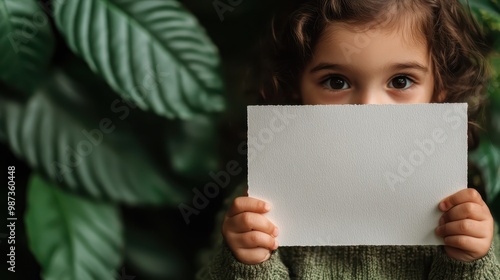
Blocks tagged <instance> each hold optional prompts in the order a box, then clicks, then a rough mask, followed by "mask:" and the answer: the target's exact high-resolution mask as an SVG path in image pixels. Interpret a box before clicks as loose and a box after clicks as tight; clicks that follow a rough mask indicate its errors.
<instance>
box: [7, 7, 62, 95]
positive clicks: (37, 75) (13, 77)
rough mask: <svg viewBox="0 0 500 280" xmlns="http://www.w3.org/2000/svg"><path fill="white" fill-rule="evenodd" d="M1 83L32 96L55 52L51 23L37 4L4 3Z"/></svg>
mask: <svg viewBox="0 0 500 280" xmlns="http://www.w3.org/2000/svg"><path fill="white" fill-rule="evenodd" d="M0 34H2V35H1V36H0V65H2V67H0V79H1V80H4V81H5V82H6V83H8V84H10V85H12V86H13V87H15V88H16V89H18V90H20V91H23V92H25V93H28V94H31V93H32V91H33V89H34V88H35V86H36V84H37V83H38V82H39V80H40V79H41V78H42V77H43V75H42V74H43V73H44V72H45V69H46V68H47V66H48V64H49V62H50V59H51V57H52V53H53V51H54V38H53V34H52V30H51V27H50V22H49V19H48V18H47V16H46V14H45V13H44V12H43V10H42V9H41V8H40V6H39V4H38V2H37V1H35V0H24V1H19V0H0Z"/></svg>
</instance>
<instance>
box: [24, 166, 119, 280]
mask: <svg viewBox="0 0 500 280" xmlns="http://www.w3.org/2000/svg"><path fill="white" fill-rule="evenodd" d="M25 221H26V231H27V234H28V240H29V246H30V248H31V251H32V253H33V254H34V255H35V257H36V259H37V260H38V262H39V263H40V265H41V267H42V274H43V277H44V279H48V280H50V279H54V280H65V279H68V280H69V279H71V280H75V279H82V280H83V279H84V280H91V279H98V280H101V279H113V276H114V275H115V271H116V269H117V267H118V266H119V265H120V263H121V255H122V251H123V247H124V241H123V226H122V223H121V218H120V214H119V210H118V208H117V207H116V206H114V205H112V204H107V203H103V202H96V201H92V200H86V199H83V198H81V197H79V196H75V195H71V194H68V193H66V192H64V191H61V190H59V189H58V188H57V187H56V186H53V185H51V184H50V183H49V182H47V181H45V180H44V179H42V178H41V177H39V176H33V177H32V178H31V180H30V182H29V186H28V208H27V212H26V216H25Z"/></svg>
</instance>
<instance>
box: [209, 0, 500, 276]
mask: <svg viewBox="0 0 500 280" xmlns="http://www.w3.org/2000/svg"><path fill="white" fill-rule="evenodd" d="M305 2H306V3H305V4H303V5H302V6H301V7H300V8H299V9H298V10H297V11H295V12H294V13H293V14H292V15H291V16H290V17H289V22H288V24H287V29H286V30H285V31H284V32H282V33H279V32H277V31H274V33H273V35H274V40H275V44H276V49H275V54H274V64H273V67H272V69H271V70H272V75H271V76H270V79H269V82H268V83H266V84H265V85H264V90H263V92H262V93H263V97H264V99H265V100H266V102H267V103H272V104H275V103H281V104H297V103H298V104H369V103H375V104H392V103H430V102H468V103H469V104H470V108H469V109H470V110H469V118H470V119H473V118H474V117H475V116H476V113H477V111H478V106H479V104H480V102H478V101H481V100H482V98H483V94H484V85H485V81H486V79H485V76H486V70H485V69H486V67H485V55H486V54H487V47H486V46H485V44H484V43H483V42H484V39H483V37H482V35H481V32H480V30H479V28H478V27H477V26H476V25H475V22H474V21H473V20H472V19H471V18H470V16H469V15H467V13H466V12H465V11H464V10H463V8H462V6H461V5H460V3H458V1H456V0H387V1H380V0H362V1H345V0H313V1H305ZM476 105H477V106H476ZM476 134H477V132H475V131H474V130H473V129H472V127H469V140H471V141H469V146H470V148H471V147H473V146H474V145H476V143H475V142H474V141H473V140H474V139H477V137H476ZM436 206H437V207H439V209H440V210H441V211H442V212H443V215H442V218H441V220H440V222H439V224H438V225H436V234H437V235H438V236H440V237H442V238H443V240H444V244H445V246H340V247H282V248H279V249H278V246H279V245H278V243H277V241H276V236H278V235H279V229H278V228H276V227H275V226H274V225H273V224H272V223H271V222H270V221H269V220H268V219H267V218H266V217H265V216H264V215H263V214H264V213H266V212H268V211H272V210H271V205H270V204H269V203H266V202H264V201H260V200H257V199H254V198H251V197H246V196H241V197H238V198H236V199H235V200H234V201H233V203H232V205H231V206H230V208H229V210H228V211H227V212H226V215H225V217H224V221H223V225H222V235H223V237H224V244H223V245H222V246H221V248H220V251H219V252H218V254H217V255H216V256H215V257H214V258H213V259H212V261H211V263H210V265H209V267H208V268H207V269H206V271H205V272H206V273H207V275H205V276H204V279H272V280H274V279H500V265H499V263H498V261H497V259H496V257H495V255H494V252H493V243H498V242H497V241H495V242H493V239H494V236H497V235H496V234H495V232H494V222H493V218H492V216H491V214H490V211H489V209H488V207H487V205H486V203H485V202H484V201H483V199H482V198H481V196H480V195H479V193H478V192H477V191H476V190H474V189H472V188H471V189H466V190H463V191H460V192H458V193H456V194H454V195H452V196H450V197H447V198H444V199H443V200H442V201H441V202H438V201H437V202H436ZM333 218H334V217H333ZM366 234H370V233H369V232H367V233H366ZM496 238H497V237H495V239H496Z"/></svg>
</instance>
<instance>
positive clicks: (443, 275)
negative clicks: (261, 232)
mask: <svg viewBox="0 0 500 280" xmlns="http://www.w3.org/2000/svg"><path fill="white" fill-rule="evenodd" d="M238 189H239V190H237V191H236V192H235V193H233V195H231V196H230V197H228V199H227V200H226V203H225V204H226V209H227V207H229V205H230V203H231V202H232V201H233V199H234V197H236V196H238V195H242V194H243V193H244V191H242V189H243V188H238ZM222 220H223V213H222V212H221V215H219V217H218V224H219V227H218V228H219V229H220V225H222ZM217 237H218V244H219V245H218V246H216V248H215V250H214V252H212V257H211V258H210V259H209V260H207V261H206V262H205V266H204V267H203V268H202V269H201V270H200V271H199V273H198V275H197V277H198V279H200V280H201V279H203V280H206V279H214V280H215V279H217V280H226V279H227V280H229V279H237V280H243V279H252V280H254V279H255V280H260V279H262V280H268V279H269V280H279V279H345V280H350V279H352V280H355V279H356V280H357V279H370V280H372V279H384V280H390V279H397V280H400V279H402V280H413V279H419V280H421V279H432V280H438V279H439V280H446V279H450V280H459V279H464V280H467V279H474V280H486V279H488V280H500V264H499V262H498V260H500V239H499V234H498V227H497V226H496V225H495V238H494V240H493V245H492V247H491V248H490V250H489V251H488V254H487V255H486V256H484V257H483V258H481V259H478V260H476V261H474V262H470V263H465V262H460V261H456V260H454V259H452V258H450V257H448V256H447V255H446V253H445V251H444V248H443V246H318V247H279V248H278V249H277V250H276V251H274V252H273V253H272V255H271V258H270V259H269V260H267V261H265V262H262V263H260V264H257V265H246V264H243V263H240V262H239V261H238V260H236V258H235V257H234V256H233V254H232V252H231V251H230V249H229V247H228V246H227V245H226V244H225V242H223V240H222V237H221V235H220V231H219V230H218V234H217ZM497 244H498V245H497Z"/></svg>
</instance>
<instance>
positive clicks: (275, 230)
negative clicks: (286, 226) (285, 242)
mask: <svg viewBox="0 0 500 280" xmlns="http://www.w3.org/2000/svg"><path fill="white" fill-rule="evenodd" d="M278 234H280V230H279V229H278V228H277V227H275V228H274V231H273V236H274V237H276V236H278Z"/></svg>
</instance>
